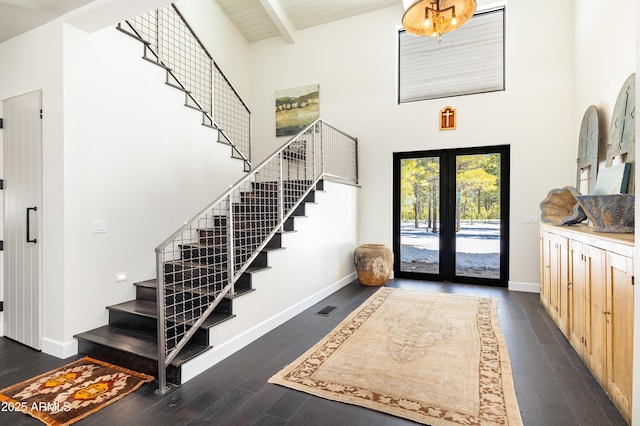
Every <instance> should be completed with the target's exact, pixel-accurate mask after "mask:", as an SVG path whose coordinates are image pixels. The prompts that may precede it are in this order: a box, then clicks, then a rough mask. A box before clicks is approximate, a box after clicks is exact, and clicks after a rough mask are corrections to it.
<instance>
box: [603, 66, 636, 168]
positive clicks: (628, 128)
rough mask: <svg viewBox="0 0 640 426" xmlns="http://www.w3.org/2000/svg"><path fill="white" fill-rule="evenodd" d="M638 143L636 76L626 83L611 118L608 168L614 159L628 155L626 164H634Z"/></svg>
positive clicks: (633, 75)
mask: <svg viewBox="0 0 640 426" xmlns="http://www.w3.org/2000/svg"><path fill="white" fill-rule="evenodd" d="M635 143H636V75H635V73H634V74H631V75H630V76H629V78H627V81H625V82H624V84H623V85H622V88H621V89H620V93H619V94H618V99H617V101H616V105H615V107H614V108H613V115H612V116H611V131H610V133H609V145H608V147H607V148H608V149H607V166H611V164H612V162H613V158H614V157H617V156H619V155H622V154H627V158H626V162H628V163H634V162H635V161H634V158H635Z"/></svg>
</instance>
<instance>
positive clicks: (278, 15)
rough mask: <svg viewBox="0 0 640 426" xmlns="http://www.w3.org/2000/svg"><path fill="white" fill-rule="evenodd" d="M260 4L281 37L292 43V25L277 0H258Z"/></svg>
mask: <svg viewBox="0 0 640 426" xmlns="http://www.w3.org/2000/svg"><path fill="white" fill-rule="evenodd" d="M260 4H261V5H262V7H263V8H264V10H266V12H267V14H268V15H269V17H270V18H271V20H272V21H273V23H274V24H275V26H276V27H277V28H278V31H280V35H282V38H283V39H284V40H285V41H286V42H287V43H289V44H294V43H295V42H296V40H295V34H296V32H295V30H294V29H293V25H291V22H289V18H287V14H286V13H285V12H284V10H283V9H282V6H280V3H279V2H278V0H260Z"/></svg>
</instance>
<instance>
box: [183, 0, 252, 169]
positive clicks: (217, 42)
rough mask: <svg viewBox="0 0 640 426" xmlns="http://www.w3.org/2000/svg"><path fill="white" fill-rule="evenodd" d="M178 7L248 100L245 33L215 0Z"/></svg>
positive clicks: (185, 1)
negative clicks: (239, 29) (241, 31)
mask: <svg viewBox="0 0 640 426" xmlns="http://www.w3.org/2000/svg"><path fill="white" fill-rule="evenodd" d="M176 6H177V7H178V10H179V11H180V13H182V15H183V16H184V17H185V19H186V20H187V22H189V25H190V26H191V28H193V31H194V32H195V33H196V34H197V35H198V38H199V39H200V41H201V42H202V44H203V45H204V46H205V47H206V48H207V50H208V51H209V54H210V55H211V56H212V57H213V60H214V61H215V62H216V64H217V65H218V67H220V69H221V70H222V72H223V73H224V74H225V75H226V77H227V78H228V79H229V81H230V82H231V84H232V85H233V87H234V88H235V89H236V90H237V91H238V93H239V94H240V97H241V98H243V99H244V101H245V102H248V101H249V95H250V90H249V85H250V83H251V80H250V76H251V74H252V70H251V67H250V61H249V43H248V42H247V41H246V40H245V38H244V36H243V35H242V34H241V33H240V31H238V29H237V28H236V26H235V25H234V24H233V23H232V22H231V21H230V20H229V18H227V15H225V14H224V13H223V12H222V9H220V6H218V3H216V1H215V0H180V1H178V2H176ZM249 109H251V105H249ZM254 164H255V163H254Z"/></svg>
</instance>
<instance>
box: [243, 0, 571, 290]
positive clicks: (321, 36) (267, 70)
mask: <svg viewBox="0 0 640 426" xmlns="http://www.w3.org/2000/svg"><path fill="white" fill-rule="evenodd" d="M485 3H487V2H479V7H481V6H482V5H483V4H485ZM550 9H552V10H554V13H552V14H550V13H548V10H550ZM402 12H403V9H402V7H401V6H398V7H391V8H387V9H383V10H380V11H377V12H372V13H368V14H365V15H360V16H357V17H354V18H350V19H345V20H342V21H338V22H334V23H331V24H327V25H323V26H319V27H315V28H310V29H307V30H304V31H299V32H298V33H297V34H296V44H293V45H288V44H285V42H284V41H282V40H281V39H280V38H274V39H269V40H265V41H262V42H257V43H253V44H252V45H251V59H252V65H251V68H252V69H255V70H260V72H255V73H253V74H252V84H251V88H252V96H251V100H252V104H253V108H254V113H255V114H254V115H255V120H254V126H255V127H254V134H255V135H256V143H255V147H254V154H255V155H257V156H265V155H267V154H268V153H269V152H270V151H271V150H272V149H273V148H274V147H276V146H278V145H280V144H281V143H282V142H283V141H282V140H279V139H277V138H276V137H275V136H274V135H275V117H274V108H273V105H274V91H275V90H277V89H285V88H290V87H296V86H301V85H306V84H313V83H319V84H320V115H321V117H323V118H324V119H326V120H327V121H328V122H329V123H331V124H333V125H335V126H336V127H338V128H339V129H341V130H344V131H346V132H347V133H349V134H351V135H353V136H355V137H358V138H359V144H360V145H359V154H360V173H361V174H360V177H361V184H362V190H361V192H360V212H361V214H360V216H359V237H360V242H379V243H384V244H387V245H391V242H392V153H393V152H401V151H413V150H429V149H440V148H457V147H467V146H484V145H502V144H509V145H511V241H510V243H511V250H510V256H511V262H510V268H511V270H510V282H511V283H524V284H531V285H532V287H534V288H535V286H537V285H538V284H539V276H538V275H539V272H538V269H539V268H538V262H537V259H538V227H537V225H535V224H525V223H524V218H525V216H527V215H538V214H539V203H540V201H541V200H542V199H544V197H545V196H546V194H547V192H548V191H549V190H550V189H552V188H558V187H562V186H565V185H571V184H573V181H574V175H575V156H574V152H575V150H574V145H575V144H574V141H573V129H572V120H571V117H573V114H572V106H573V101H572V91H573V87H572V77H573V69H572V59H571V58H572V52H573V50H572V49H573V39H572V24H571V23H572V14H571V13H572V4H571V2H557V1H552V0H543V1H541V2H537V3H536V7H534V8H532V7H531V5H530V4H529V3H527V2H518V1H514V2H509V4H508V5H507V8H506V59H507V65H506V73H507V74H506V87H507V90H506V91H504V92H497V93H488V94H480V95H472V96H462V97H456V98H450V99H438V100H430V101H424V102H414V103H411V104H403V105H397V104H396V56H397V51H396V44H397V41H396V28H397V26H398V25H399V24H400V18H401V16H402ZM541 22H543V23H544V28H545V31H539V28H540V23H541ZM444 40H445V41H443V43H445V42H446V35H445V36H444ZM446 105H452V106H454V107H455V108H457V111H458V125H457V129H456V130H455V131H447V132H441V131H439V129H438V111H439V110H440V109H441V108H443V107H444V106H446ZM568 118H569V119H568ZM549 170H552V171H553V172H552V173H548V172H547V171H549Z"/></svg>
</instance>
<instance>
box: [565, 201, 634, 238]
mask: <svg viewBox="0 0 640 426" xmlns="http://www.w3.org/2000/svg"><path fill="white" fill-rule="evenodd" d="M576 200H577V201H578V203H579V204H580V206H581V207H582V209H583V210H584V212H585V213H586V214H587V217H588V218H589V220H590V221H591V223H592V224H593V230H594V231H596V232H617V233H625V232H626V233H631V232H634V228H635V226H634V225H635V220H634V216H635V211H636V209H635V202H636V197H635V194H610V195H577V196H576Z"/></svg>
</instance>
